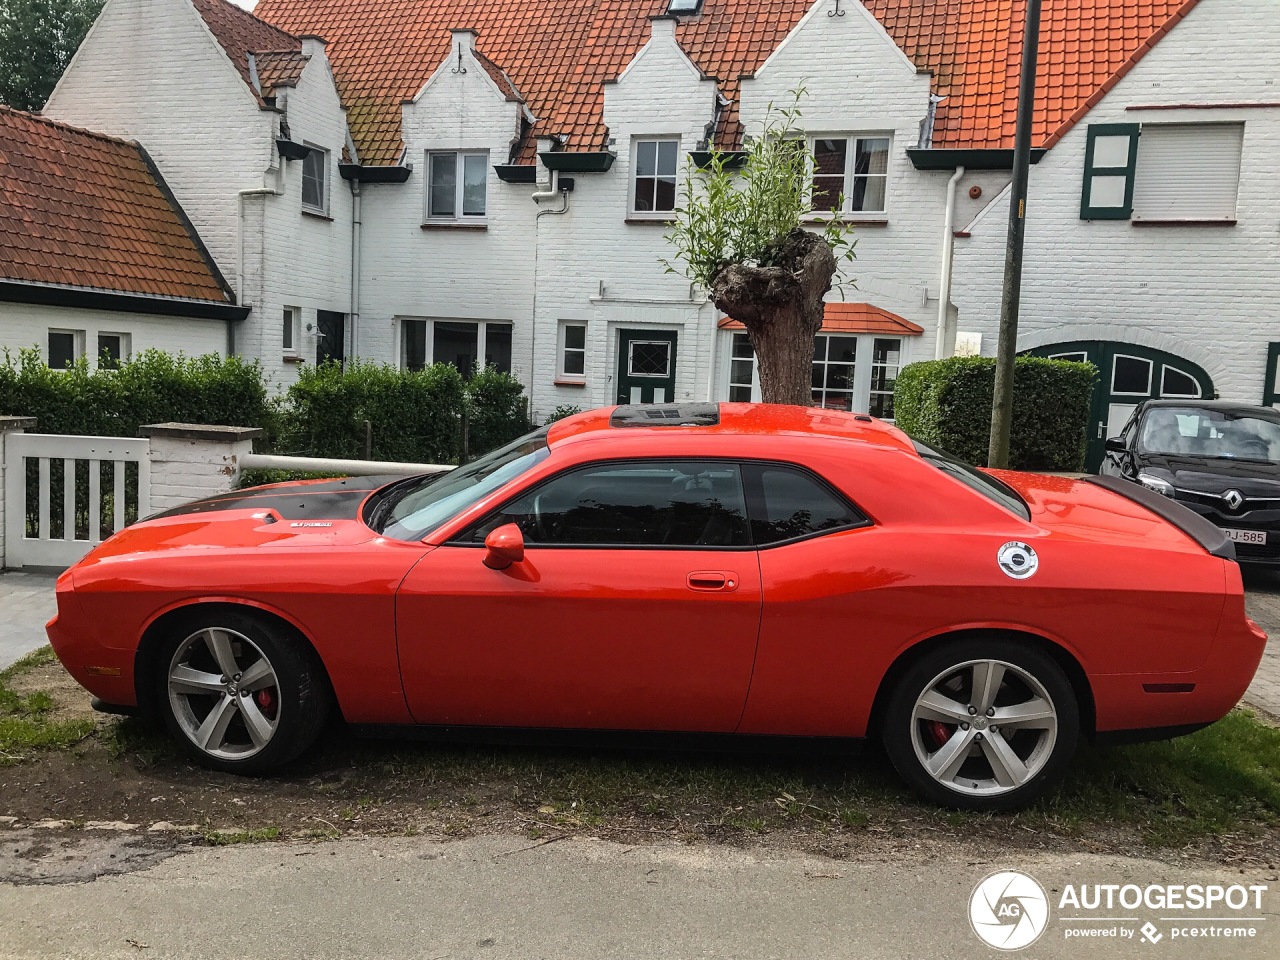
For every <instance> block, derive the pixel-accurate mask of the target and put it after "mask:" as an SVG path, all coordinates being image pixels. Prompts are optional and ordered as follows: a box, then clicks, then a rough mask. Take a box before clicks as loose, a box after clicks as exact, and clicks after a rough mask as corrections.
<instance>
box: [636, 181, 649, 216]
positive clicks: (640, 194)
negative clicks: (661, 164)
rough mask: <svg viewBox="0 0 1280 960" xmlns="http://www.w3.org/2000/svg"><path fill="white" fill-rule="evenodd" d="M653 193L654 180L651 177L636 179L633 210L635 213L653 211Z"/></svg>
mask: <svg viewBox="0 0 1280 960" xmlns="http://www.w3.org/2000/svg"><path fill="white" fill-rule="evenodd" d="M653 191H654V180H653V178H652V177H636V189H635V198H634V199H635V203H634V205H633V209H634V210H635V211H636V212H637V213H648V212H649V211H650V210H652V209H653Z"/></svg>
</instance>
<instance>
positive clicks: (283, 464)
mask: <svg viewBox="0 0 1280 960" xmlns="http://www.w3.org/2000/svg"><path fill="white" fill-rule="evenodd" d="M240 468H241V469H243V470H302V471H306V472H307V473H335V474H343V473H345V474H347V475H349V476H353V477H372V476H377V475H379V474H383V473H397V474H401V473H402V474H405V475H411V474H419V473H447V472H448V471H450V470H453V469H455V468H454V467H452V466H450V465H449V464H444V463H398V462H396V461H391V460H334V459H331V458H329V457H279V456H274V455H272V454H266V453H246V454H245V455H244V456H242V457H241V458H240Z"/></svg>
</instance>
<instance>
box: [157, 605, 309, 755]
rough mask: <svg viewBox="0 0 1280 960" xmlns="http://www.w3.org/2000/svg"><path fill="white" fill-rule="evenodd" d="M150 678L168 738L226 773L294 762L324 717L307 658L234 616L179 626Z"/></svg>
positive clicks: (304, 651) (302, 649)
mask: <svg viewBox="0 0 1280 960" xmlns="http://www.w3.org/2000/svg"><path fill="white" fill-rule="evenodd" d="M158 673H159V677H158V680H159V685H160V688H161V689H160V690H159V691H158V692H159V694H160V696H159V698H158V699H159V702H160V703H161V704H162V705H163V710H164V716H165V721H166V723H167V725H168V727H169V730H170V732H172V733H173V734H174V736H175V737H176V738H177V739H178V742H179V743H180V744H181V745H182V747H183V748H184V750H185V751H186V752H187V754H188V755H190V756H191V757H192V758H193V759H194V760H196V761H197V762H198V763H200V764H202V765H204V766H206V767H211V768H213V769H215V770H223V771H226V772H228V773H240V774H259V773H264V772H266V771H269V770H272V769H274V768H276V767H279V766H281V765H282V764H285V763H287V762H289V761H290V760H292V759H294V758H295V757H297V756H298V755H299V754H300V753H302V751H304V750H305V749H306V748H307V747H309V746H310V745H311V744H312V743H313V742H314V741H315V739H316V737H317V736H318V735H319V733H320V729H321V727H322V726H323V724H324V720H325V717H326V715H327V714H328V710H329V702H330V697H329V688H328V682H327V679H326V678H325V676H324V670H323V668H322V667H321V665H320V662H319V659H318V658H317V657H316V655H315V653H314V651H312V650H311V648H310V647H309V646H307V645H306V644H305V643H303V642H302V641H301V640H300V639H299V638H298V637H296V636H294V635H292V634H291V633H289V632H287V631H285V630H283V629H281V628H280V627H277V626H275V625H274V624H268V623H266V622H263V621H259V620H258V619H256V618H255V617H252V616H250V615H247V614H244V613H241V612H239V611H234V610H226V611H221V612H219V613H216V614H210V615H208V616H207V617H204V618H193V619H191V620H188V621H187V622H185V623H184V625H183V626H182V628H181V629H179V630H178V631H176V633H175V639H174V640H173V641H172V642H171V643H170V644H169V645H168V646H167V647H166V650H165V655H164V657H163V660H162V669H161V670H160V671H158Z"/></svg>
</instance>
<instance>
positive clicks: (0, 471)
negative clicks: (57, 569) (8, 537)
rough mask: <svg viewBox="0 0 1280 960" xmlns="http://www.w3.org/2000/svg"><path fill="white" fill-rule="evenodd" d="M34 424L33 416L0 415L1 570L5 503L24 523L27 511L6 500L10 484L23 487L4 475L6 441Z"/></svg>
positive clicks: (3, 564)
mask: <svg viewBox="0 0 1280 960" xmlns="http://www.w3.org/2000/svg"><path fill="white" fill-rule="evenodd" d="M35 425H36V418H35V417H0V570H3V569H4V568H5V555H4V540H5V528H6V527H7V525H8V522H9V519H10V518H9V516H8V515H7V514H6V513H5V509H6V504H7V507H8V509H9V510H13V511H15V513H16V515H17V516H18V517H21V518H22V520H23V522H24V523H25V522H26V512H27V505H26V504H25V503H19V502H15V503H7V501H8V500H9V497H8V496H7V495H6V491H7V490H8V489H9V487H11V486H12V487H14V488H15V489H17V490H21V489H23V484H22V483H12V484H11V483H8V482H7V481H8V477H7V476H6V475H5V459H6V457H7V455H8V453H9V445H8V443H7V442H6V441H7V440H8V439H9V437H11V436H13V435H14V434H18V433H22V432H23V431H26V430H32V429H34V428H35ZM14 469H15V470H20V469H21V467H20V466H18V467H15V468H14ZM13 499H14V500H15V501H16V500H18V496H17V494H15V495H14V497H13Z"/></svg>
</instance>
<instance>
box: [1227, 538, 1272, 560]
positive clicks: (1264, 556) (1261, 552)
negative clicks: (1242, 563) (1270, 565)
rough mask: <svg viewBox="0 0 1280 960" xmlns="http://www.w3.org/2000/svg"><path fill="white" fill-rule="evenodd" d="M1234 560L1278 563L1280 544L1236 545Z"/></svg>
mask: <svg viewBox="0 0 1280 960" xmlns="http://www.w3.org/2000/svg"><path fill="white" fill-rule="evenodd" d="M1236 559H1237V560H1274V561H1280V542H1277V543H1268V544H1261V543H1237V544H1236Z"/></svg>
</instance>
